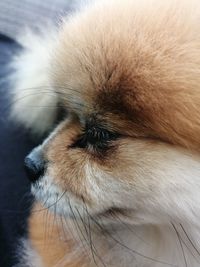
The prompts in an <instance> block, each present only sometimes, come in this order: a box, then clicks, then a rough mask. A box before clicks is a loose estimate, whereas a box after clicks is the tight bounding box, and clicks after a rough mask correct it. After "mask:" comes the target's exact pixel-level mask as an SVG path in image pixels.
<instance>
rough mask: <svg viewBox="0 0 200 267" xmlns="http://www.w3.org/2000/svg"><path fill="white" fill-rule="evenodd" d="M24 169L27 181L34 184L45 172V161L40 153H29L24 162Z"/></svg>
mask: <svg viewBox="0 0 200 267" xmlns="http://www.w3.org/2000/svg"><path fill="white" fill-rule="evenodd" d="M24 167H25V171H26V174H27V176H28V178H29V180H30V181H31V182H32V183H34V182H36V181H37V180H38V179H39V178H40V177H41V176H43V175H44V172H45V161H44V159H43V157H42V156H41V153H38V151H33V152H31V153H30V154H29V155H28V156H27V157H26V158H25V160H24Z"/></svg>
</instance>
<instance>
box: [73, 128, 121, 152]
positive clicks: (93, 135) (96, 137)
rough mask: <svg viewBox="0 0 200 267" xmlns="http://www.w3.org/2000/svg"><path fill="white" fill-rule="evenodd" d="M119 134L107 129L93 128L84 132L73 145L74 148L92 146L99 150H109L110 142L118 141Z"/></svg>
mask: <svg viewBox="0 0 200 267" xmlns="http://www.w3.org/2000/svg"><path fill="white" fill-rule="evenodd" d="M118 137H119V134H117V133H114V132H110V131H108V130H107V129H104V128H99V127H96V126H93V127H91V128H87V127H86V129H84V130H83V134H82V135H80V136H79V138H78V140H76V142H75V143H74V144H73V147H79V148H87V147H88V146H89V145H91V146H92V147H93V148H95V149H97V150H103V149H106V148H108V145H109V142H111V141H114V140H116V139H117V138H118Z"/></svg>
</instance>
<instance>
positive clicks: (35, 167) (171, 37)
mask: <svg viewBox="0 0 200 267" xmlns="http://www.w3.org/2000/svg"><path fill="white" fill-rule="evenodd" d="M199 24H200V3H199V1H198V0H190V1H189V0H164V1H160V0H124V1H120V0H109V1H106V0H101V1H98V0H97V1H95V2H91V3H89V4H88V5H86V6H85V7H82V8H81V9H79V10H78V11H77V12H75V13H74V14H72V15H71V16H70V17H67V18H64V19H63V20H62V22H61V23H59V25H58V27H52V28H45V30H43V31H42V33H40V34H39V33H38V34H27V35H26V37H24V38H22V39H21V43H22V45H23V47H24V50H23V51H22V52H20V54H18V55H17V56H16V57H15V59H14V60H13V63H12V64H13V66H14V68H15V69H16V72H15V78H14V79H13V81H14V85H13V94H12V100H13V101H12V103H13V104H12V111H11V116H12V118H14V119H15V121H16V122H17V123H19V124H21V125H23V126H24V127H25V128H27V129H28V130H30V131H31V132H33V134H35V135H40V136H42V135H45V134H46V135H47V134H48V137H47V138H45V140H44V142H43V143H42V144H41V145H39V146H38V147H36V148H35V149H34V150H33V151H32V152H31V153H30V154H29V155H28V156H27V157H26V159H25V167H26V171H27V175H28V177H29V179H30V181H31V187H32V193H33V195H34V197H35V199H36V201H35V204H34V206H33V208H32V211H31V214H30V218H29V231H28V232H29V234H28V240H23V241H22V245H21V247H20V249H19V257H20V259H21V263H20V266H31V267H32V266H33V267H95V266H107V267H111V266H114V267H138V266H140V267H164V266H177V267H178V266H179V267H184V266H186V267H187V266H188V267H198V266H200V156H199V152H200V27H199ZM60 109H62V110H63V112H64V113H63V115H62V119H60V120H59V116H58V114H59V110H60Z"/></svg>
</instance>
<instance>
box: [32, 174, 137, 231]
mask: <svg viewBox="0 0 200 267" xmlns="http://www.w3.org/2000/svg"><path fill="white" fill-rule="evenodd" d="M51 181H52V179H51V178H50V177H47V176H44V177H42V178H41V179H40V180H39V181H37V182H36V183H34V184H32V186H31V192H32V195H33V197H34V199H35V201H36V202H39V203H41V204H42V206H43V207H44V210H45V209H46V210H49V212H51V213H53V214H54V215H55V216H56V215H57V216H62V217H65V218H70V219H75V220H85V219H86V220H88V219H87V218H89V220H90V223H91V224H93V225H96V226H98V225H99V226H100V225H101V227H102V228H107V229H111V228H112V227H113V229H115V228H118V227H122V226H124V225H126V224H131V225H134V224H136V225H137V224H138V221H137V219H136V218H135V219H133V217H134V215H133V214H134V211H133V210H131V209H125V208H117V207H110V208H109V207H108V208H105V209H104V210H98V208H94V210H92V209H91V208H89V207H87V206H86V205H85V203H81V202H80V201H77V200H76V198H75V197H73V196H72V195H71V194H70V193H69V192H67V191H62V190H60V188H59V187H58V186H57V185H56V184H53V183H52V182H51Z"/></svg>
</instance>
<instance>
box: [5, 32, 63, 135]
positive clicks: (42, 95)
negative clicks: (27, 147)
mask: <svg viewBox="0 0 200 267" xmlns="http://www.w3.org/2000/svg"><path fill="white" fill-rule="evenodd" d="M51 32H52V30H51ZM20 44H21V45H22V50H21V51H20V52H19V53H18V54H17V55H15V57H14V58H13V60H12V62H11V68H12V69H14V73H13V75H11V87H12V90H11V112H10V113H11V119H13V120H15V121H16V122H17V123H19V124H22V125H23V126H24V127H25V128H27V129H30V130H31V132H33V133H34V134H37V135H42V134H44V133H45V132H47V131H48V130H49V129H50V128H51V127H52V124H53V123H54V121H55V119H56V116H57V103H58V96H57V94H56V92H55V90H54V89H53V88H52V87H51V85H50V79H49V71H48V68H49V58H50V53H51V49H52V46H53V44H54V37H53V34H48V35H47V32H46V33H40V34H35V33H31V32H28V33H27V34H25V35H24V36H23V38H21V39H20Z"/></svg>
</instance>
